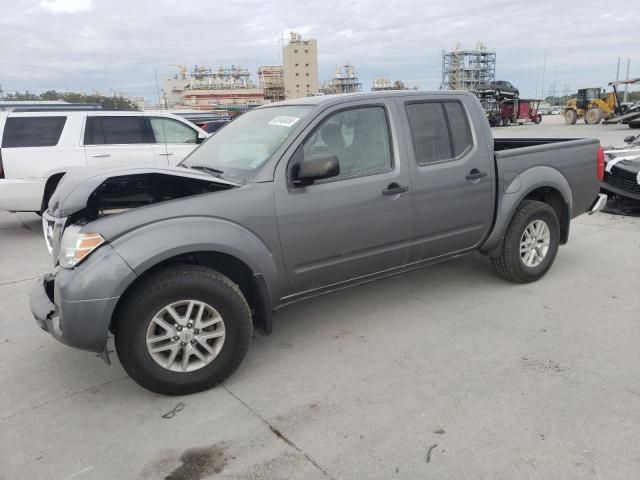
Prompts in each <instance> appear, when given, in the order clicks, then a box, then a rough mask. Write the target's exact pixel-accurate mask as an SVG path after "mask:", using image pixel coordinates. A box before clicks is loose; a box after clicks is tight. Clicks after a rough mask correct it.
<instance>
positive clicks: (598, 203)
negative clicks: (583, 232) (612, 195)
mask: <svg viewBox="0 0 640 480" xmlns="http://www.w3.org/2000/svg"><path fill="white" fill-rule="evenodd" d="M607 200H609V197H607V196H606V195H605V194H604V193H599V194H598V198H596V199H595V201H594V202H593V205H591V207H590V208H589V215H593V214H594V213H596V212H599V211H600V210H602V209H603V208H604V206H605V205H606V204H607Z"/></svg>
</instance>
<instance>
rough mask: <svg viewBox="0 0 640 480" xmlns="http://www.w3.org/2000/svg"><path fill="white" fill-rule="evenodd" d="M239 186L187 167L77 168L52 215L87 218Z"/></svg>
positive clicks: (52, 202) (57, 194)
mask: <svg viewBox="0 0 640 480" xmlns="http://www.w3.org/2000/svg"><path fill="white" fill-rule="evenodd" d="M238 186H239V185H238V184H236V183H233V182H230V181H228V180H224V179H222V178H216V177H213V176H212V175H209V174H208V173H204V172H199V171H196V170H192V169H188V168H183V167H173V168H170V167H164V168H156V167H139V168H131V167H122V166H120V167H108V168H77V169H71V170H69V171H68V172H67V173H66V174H65V176H64V177H63V178H62V180H61V181H60V183H59V184H58V187H57V189H56V191H55V193H54V194H53V195H52V197H51V199H50V200H49V208H48V214H49V215H50V216H52V217H56V218H64V217H68V216H70V215H73V214H75V213H78V212H80V211H82V210H84V211H85V212H84V213H83V217H86V220H87V221H91V220H95V219H96V218H99V217H101V216H105V215H109V214H112V213H118V212H121V211H124V210H129V209H131V208H136V207H141V206H144V205H151V204H154V203H158V202H164V201H167V200H173V199H176V198H184V197H188V196H193V195H200V194H203V193H210V192H215V191H219V190H227V189H230V188H234V187H238Z"/></svg>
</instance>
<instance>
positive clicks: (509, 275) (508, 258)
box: [491, 200, 560, 283]
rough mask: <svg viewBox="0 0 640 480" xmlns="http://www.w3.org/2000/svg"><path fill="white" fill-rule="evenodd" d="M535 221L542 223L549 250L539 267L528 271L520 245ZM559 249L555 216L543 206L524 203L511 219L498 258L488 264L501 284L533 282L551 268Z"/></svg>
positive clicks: (539, 203)
mask: <svg viewBox="0 0 640 480" xmlns="http://www.w3.org/2000/svg"><path fill="white" fill-rule="evenodd" d="M535 220H542V221H543V222H545V223H546V224H547V227H548V229H549V234H550V241H549V249H548V251H547V253H546V255H545V256H544V259H543V260H542V262H540V264H539V265H537V266H535V267H528V266H527V265H525V264H524V261H523V259H522V257H521V255H520V241H521V239H522V236H523V235H524V231H525V229H526V228H527V226H528V225H530V224H531V223H532V222H533V221H535ZM559 245H560V223H559V222H558V217H557V215H556V212H555V211H554V210H553V208H551V207H550V206H549V205H547V204H546V203H543V202H538V201H535V200H526V201H524V202H522V204H521V205H520V207H519V208H518V211H517V212H516V214H515V215H514V217H513V218H512V219H511V223H510V224H509V227H508V228H507V233H506V235H505V237H504V244H503V248H502V253H501V255H500V256H499V257H492V258H491V263H492V265H493V267H494V268H495V270H496V272H497V273H498V275H500V276H501V277H502V278H504V279H505V280H509V281H510V282H515V283H529V282H535V281H536V280H539V279H540V278H542V277H543V276H544V275H545V273H547V271H548V270H549V268H551V265H552V264H553V261H554V260H555V258H556V254H557V253H558V247H559Z"/></svg>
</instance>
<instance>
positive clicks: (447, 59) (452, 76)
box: [440, 42, 496, 91]
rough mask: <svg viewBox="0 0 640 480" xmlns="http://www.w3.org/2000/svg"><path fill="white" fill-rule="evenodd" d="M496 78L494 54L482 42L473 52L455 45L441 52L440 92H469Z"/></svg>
mask: <svg viewBox="0 0 640 480" xmlns="http://www.w3.org/2000/svg"><path fill="white" fill-rule="evenodd" d="M495 76H496V53H495V52H490V51H488V50H487V48H486V47H485V46H484V44H483V43H482V42H479V43H478V44H477V45H476V48H475V49H473V50H464V49H461V48H460V45H457V46H456V48H455V49H454V50H452V51H449V52H445V51H443V52H442V82H441V83H440V89H442V90H471V91H473V90H474V89H475V87H476V85H478V84H479V83H491V82H493V81H494V80H495Z"/></svg>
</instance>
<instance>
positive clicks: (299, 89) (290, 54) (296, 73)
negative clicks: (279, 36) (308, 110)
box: [282, 32, 318, 98]
mask: <svg viewBox="0 0 640 480" xmlns="http://www.w3.org/2000/svg"><path fill="white" fill-rule="evenodd" d="M282 58H283V67H284V94H285V97H286V98H300V97H308V96H310V95H315V94H316V93H317V92H318V45H317V42H316V41H315V40H311V39H310V40H303V39H302V36H301V35H300V34H299V33H295V32H291V34H290V38H289V44H288V45H285V46H284V47H283V48H282Z"/></svg>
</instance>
